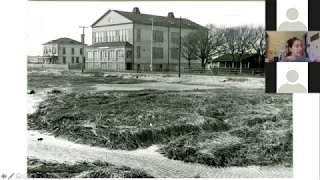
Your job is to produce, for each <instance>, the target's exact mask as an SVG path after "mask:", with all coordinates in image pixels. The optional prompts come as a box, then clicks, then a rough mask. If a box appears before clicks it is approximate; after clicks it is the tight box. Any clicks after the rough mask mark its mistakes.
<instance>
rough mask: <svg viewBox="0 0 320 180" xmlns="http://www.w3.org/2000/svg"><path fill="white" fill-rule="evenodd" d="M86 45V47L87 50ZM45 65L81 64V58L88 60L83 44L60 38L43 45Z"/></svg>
mask: <svg viewBox="0 0 320 180" xmlns="http://www.w3.org/2000/svg"><path fill="white" fill-rule="evenodd" d="M86 46H87V45H86V44H85V45H84V47H85V48H86ZM42 47H43V55H42V57H41V59H42V61H43V63H45V64H79V63H81V57H82V55H83V56H84V60H85V59H86V53H84V50H83V47H82V43H81V42H79V41H76V40H73V39H70V38H66V37H64V38H59V39H55V40H51V41H49V42H46V43H44V44H42Z"/></svg>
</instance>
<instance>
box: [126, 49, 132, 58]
mask: <svg viewBox="0 0 320 180" xmlns="http://www.w3.org/2000/svg"><path fill="white" fill-rule="evenodd" d="M131 57H132V51H131V50H127V53H126V58H131Z"/></svg>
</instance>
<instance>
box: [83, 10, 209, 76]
mask: <svg viewBox="0 0 320 180" xmlns="http://www.w3.org/2000/svg"><path fill="white" fill-rule="evenodd" d="M179 23H180V18H175V17H174V14H173V13H172V12H169V13H168V16H155V15H149V14H142V13H140V10H139V8H137V7H135V8H134V9H133V11H132V12H124V11H118V10H108V11H107V12H106V13H105V14H103V15H102V16H101V17H100V18H99V19H98V20H97V21H95V22H94V23H93V24H92V25H91V28H92V45H90V46H88V47H87V48H86V52H87V57H88V59H87V61H86V68H87V69H100V68H101V69H107V70H133V69H136V68H137V67H140V69H141V70H150V67H151V64H152V70H167V69H171V70H172V69H176V68H177V67H178V59H179V53H178V52H179V51H178V48H179V46H178V44H179V27H180V25H179ZM201 28H204V27H203V26H201V25H199V24H197V23H195V22H192V21H190V20H188V19H184V18H182V20H181V36H182V37H184V36H186V35H187V34H189V33H190V32H194V31H197V30H199V29H201ZM152 30H153V31H152ZM152 32H153V33H152ZM151 37H152V38H151ZM151 39H153V41H151ZM151 47H152V48H151ZM151 54H152V58H151ZM192 62H193V63H192V65H193V66H194V65H195V64H196V65H197V66H200V61H192ZM181 66H182V67H187V66H188V62H187V60H186V59H184V58H183V57H181Z"/></svg>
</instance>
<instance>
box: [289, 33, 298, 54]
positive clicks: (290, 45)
mask: <svg viewBox="0 0 320 180" xmlns="http://www.w3.org/2000/svg"><path fill="white" fill-rule="evenodd" d="M296 40H298V41H301V39H298V38H296V37H294V38H291V39H289V40H288V41H287V47H288V56H290V55H291V54H292V52H290V50H289V48H292V46H293V44H294V42H295V41H296Z"/></svg>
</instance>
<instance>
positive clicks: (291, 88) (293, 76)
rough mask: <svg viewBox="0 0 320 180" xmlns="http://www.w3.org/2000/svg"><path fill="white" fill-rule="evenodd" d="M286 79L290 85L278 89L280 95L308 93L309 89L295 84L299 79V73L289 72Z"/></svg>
mask: <svg viewBox="0 0 320 180" xmlns="http://www.w3.org/2000/svg"><path fill="white" fill-rule="evenodd" d="M286 77H287V80H288V82H290V83H286V84H284V85H282V86H281V87H280V88H279V89H278V93H307V89H306V88H305V87H304V86H303V85H302V84H299V83H295V82H296V81H297V80H298V79H299V74H298V72H297V71H295V70H290V71H288V72H287V76H286Z"/></svg>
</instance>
